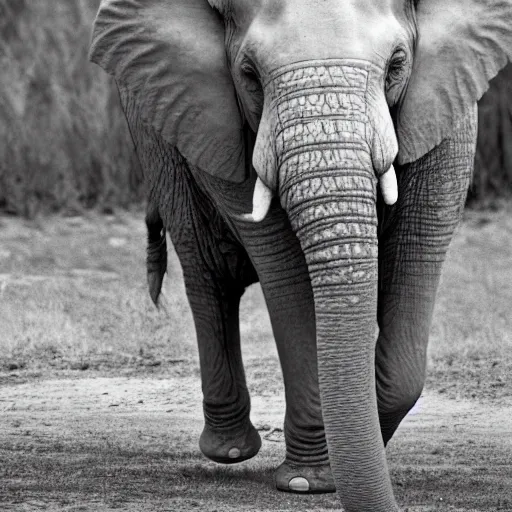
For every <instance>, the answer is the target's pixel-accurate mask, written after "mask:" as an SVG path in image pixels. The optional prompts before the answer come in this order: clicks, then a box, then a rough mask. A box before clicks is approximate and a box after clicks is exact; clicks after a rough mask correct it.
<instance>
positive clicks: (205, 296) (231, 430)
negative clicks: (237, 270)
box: [180, 253, 261, 464]
mask: <svg viewBox="0 0 512 512" xmlns="http://www.w3.org/2000/svg"><path fill="white" fill-rule="evenodd" d="M189 258H190V253H188V254H187V256H186V257H184V258H180V261H181V262H182V266H183V274H184V280H185V286H186V290H187V297H188V300H189V303H190V307H191V310H192V315H193V318H194V324H195V328H196V333H197V342H198V347H199V361H200V368H201V382H202V391H203V412H204V421H205V425H204V429H203V432H202V434H201V437H200V440H199V447H200V449H201V451H202V452H203V454H204V455H205V456H206V457H208V458H209V459H211V460H213V461H215V462H220V463H225V464H229V463H235V462H241V461H244V460H246V459H249V458H251V457H254V456H255V455H256V454H257V453H258V451H259V449H260V447H261V439H260V436H259V434H258V432H257V431H256V429H255V428H254V426H253V425H252V423H251V421H250V418H249V414H250V398H249V393H248V390H247V385H246V381H245V374H244V369H243V363H242V355H241V351H240V330H239V314H238V312H239V304H240V298H241V295H242V292H243V289H241V288H240V285H239V284H238V283H230V282H229V281H224V282H222V281H219V276H217V275H214V276H212V275H211V273H210V272H209V270H207V269H205V268H204V267H201V266H200V265H194V264H191V262H190V259H189Z"/></svg>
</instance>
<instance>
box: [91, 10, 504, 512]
mask: <svg viewBox="0 0 512 512" xmlns="http://www.w3.org/2000/svg"><path fill="white" fill-rule="evenodd" d="M511 55H512V1H511V0H453V1H451V2H446V1H442V0H415V1H414V0H381V1H375V0H346V1H344V2H341V1H339V0H323V1H320V0H315V1H312V0H293V1H292V0H210V1H209V2H208V1H207V0H103V1H102V3H101V6H100V10H99V13H98V16H97V19H96V22H95V27H94V34H93V41H92V47H91V58H92V60H93V61H95V62H96V63H98V64H100V65H101V66H102V67H103V68H104V69H106V70H107V71H108V72H109V73H111V74H112V75H113V76H114V77H115V79H116V81H117V83H118V86H119V90H120V94H121V97H122V100H123V103H124V104H125V105H127V104H130V105H132V108H135V109H136V110H137V115H139V116H140V118H141V119H143V120H144V122H145V123H146V125H147V126H149V127H150V128H152V129H153V130H154V131H155V132H156V133H158V134H159V136H161V137H162V139H163V140H165V141H167V142H168V143H170V144H171V145H173V146H175V147H176V148H177V149H178V150H179V152H180V153H181V154H182V155H183V156H184V157H185V159H186V160H187V161H188V162H189V164H191V165H193V166H196V167H197V168H199V169H201V170H202V171H204V172H206V173H209V174H211V175H213V176H215V177H217V178H220V179H224V180H229V181H232V182H235V183H240V182H243V181H244V180H246V179H248V178H249V175H250V173H251V172H252V171H251V166H250V165H246V162H247V160H248V159H249V158H251V156H252V162H253V166H254V169H255V171H256V173H257V175H258V178H259V179H258V181H257V182H256V187H255V194H254V200H253V213H252V214H249V215H247V217H246V218H247V219H248V220H253V221H254V220H259V219H261V218H263V217H264V215H265V212H266V210H267V208H268V205H269V203H270V199H271V197H272V196H273V195H277V196H278V197H279V199H280V202H281V205H282V207H283V208H284V210H285V211H286V212H287V215H288V217H289V220H290V223H291V226H292V228H293V230H294V232H295V233H296V235H297V237H298V239H299V241H300V243H301V247H302V249H303V251H304V254H305V258H306V262H307V265H308V269H309V273H310V278H311V283H312V288H313V293H314V299H315V314H316V325H317V350H318V372H319V382H320V388H321V398H322V408H323V416H324V421H325V429H326V435H327V440H328V446H329V455H330V461H331V466H332V470H333V474H334V478H335V483H336V488H337V490H338V492H339V494H340V497H341V501H342V503H343V505H344V507H345V510H347V511H356V510H357V511H372V512H377V511H391V510H397V508H396V503H395V500H394V497H393V493H392V490H391V484H390V479H389V474H388V469H387V463H386V458H385V451H384V444H383V440H382V437H381V435H380V430H379V419H378V414H377V408H376V395H375V371H374V350H375V332H374V326H375V317H376V309H377V252H378V248H377V215H376V197H377V183H378V182H379V181H380V187H381V190H382V194H383V196H384V199H385V201H386V202H388V203H390V204H391V203H393V202H394V201H395V200H396V179H395V176H394V170H393V163H394V162H396V163H398V164H406V163H409V162H414V161H417V160H418V159H420V158H421V157H423V156H424V155H425V154H426V153H428V152H429V151H431V150H432V149H433V148H435V147H436V146H438V145H439V144H440V143H441V142H442V141H443V140H444V139H445V138H447V137H448V136H449V135H450V134H451V133H452V131H453V130H454V127H455V126H457V123H459V121H460V120H461V119H463V118H464V116H465V115H466V113H467V112H468V111H469V110H470V109H471V108H472V107H473V106H474V104H475V102H476V101H477V100H478V98H479V97H480V96H481V95H482V94H483V92H484V91H485V90H486V88H487V83H488V81H489V80H490V79H491V78H492V77H493V76H494V75H495V74H496V73H497V72H498V71H499V69H500V68H501V67H503V66H504V65H505V64H506V61H507V59H508V58H510V56H511ZM247 130H249V131H251V132H253V133H254V134H256V142H255V144H254V147H250V146H249V145H248V144H247V143H246V141H247V137H245V136H244V133H245V132H246V131H247Z"/></svg>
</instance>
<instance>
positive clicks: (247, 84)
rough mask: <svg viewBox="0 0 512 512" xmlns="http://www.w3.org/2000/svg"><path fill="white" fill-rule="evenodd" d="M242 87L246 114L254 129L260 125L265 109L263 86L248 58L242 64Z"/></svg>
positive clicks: (241, 92) (241, 93) (241, 94)
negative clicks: (262, 112)
mask: <svg viewBox="0 0 512 512" xmlns="http://www.w3.org/2000/svg"><path fill="white" fill-rule="evenodd" d="M240 75H241V82H242V88H241V91H240V96H241V100H242V104H243V106H244V110H245V115H246V116H247V118H248V120H249V124H250V125H251V127H252V128H253V129H254V127H255V126H257V125H258V123H259V120H260V117H261V111H262V110H263V87H262V85H261V79H260V76H259V73H258V72H257V70H256V68H255V66H254V65H253V64H252V62H250V61H249V60H248V59H244V60H243V61H242V63H241V64H240Z"/></svg>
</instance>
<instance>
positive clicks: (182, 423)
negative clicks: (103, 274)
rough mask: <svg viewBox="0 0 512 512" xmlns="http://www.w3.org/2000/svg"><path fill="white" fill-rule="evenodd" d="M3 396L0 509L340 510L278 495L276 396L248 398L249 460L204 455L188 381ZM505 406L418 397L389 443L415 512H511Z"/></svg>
mask: <svg viewBox="0 0 512 512" xmlns="http://www.w3.org/2000/svg"><path fill="white" fill-rule="evenodd" d="M15 381H16V378H13V382H12V383H11V384H7V385H4V386H3V387H2V388H1V389H0V411H1V414H2V429H1V431H0V460H1V466H0V479H1V482H2V486H1V487H0V503H1V509H2V510H9V511H16V512H22V511H32V510H34V511H36V510H52V511H53V510H59V511H60V510H62V511H79V510H80V511H107V510H108V511H110V510H114V509H122V510H126V511H144V512H145V511H176V512H179V511H195V510H205V511H209V512H214V511H217V512H221V511H224V510H226V511H237V510H244V511H258V512H263V511H265V512H266V511H269V512H270V511H281V510H283V511H288V510H290V511H292V510H293V511H297V512H298V511H306V510H315V511H317V510H318V511H321V510H337V509H338V503H337V501H336V498H335V497H334V496H333V495H326V496H296V495H289V494H284V493H279V492H277V491H276V490H275V489H274V488H273V481H272V478H273V476H272V475H273V468H275V467H276V466H277V464H279V462H280V461H281V458H282V457H283V454H284V442H283V437H282V431H281V427H282V420H283V411H284V402H283V397H282V396H261V395H257V396H253V412H252V418H253V422H254V423H255V425H256V427H257V428H258V429H259V430H260V433H261V435H262V437H263V440H264V442H263V448H262V450H261V452H260V454H259V455H258V456H257V457H256V458H254V459H253V460H251V461H247V462H245V463H242V464H239V465H236V466H222V465H217V464H214V463H212V462H210V461H208V460H206V459H205V458H203V457H202V456H201V454H200V452H199V450H198V446H197V439H198V436H199V434H200V431H201V427H202V419H201V405H200V404H201V395H200V386H199V382H198V380H197V379H196V378H195V377H186V378H183V377H175V378H157V377H145V378H138V377H117V378H105V377H98V378H80V379H77V378H63V379H53V380H43V381H41V380H32V379H30V380H28V381H26V382H23V383H19V384H17V383H16V382H15ZM511 411H512V401H503V402H502V403H500V404H494V405H490V404H483V403H476V402H474V401H469V400H453V399H447V398H445V397H443V395H442V394H441V395H440V394H439V393H427V394H425V395H424V396H423V397H422V399H421V400H420V402H419V403H418V404H417V406H416V408H415V409H414V410H413V411H412V413H411V414H410V415H409V416H408V418H407V419H406V420H405V421H404V423H403V425H402V426H401V427H400V429H399V432H398V433H397V435H396V438H395V439H394V440H393V441H392V443H391V444H390V446H389V448H388V452H389V461H390V467H391V472H392V478H393V482H394V485H395V489H396V494H397V497H398V499H399V500H400V502H401V503H407V504H408V505H410V506H409V509H408V510H410V511H415V512H420V511H421V512H426V511H431V510H449V511H461V512H462V511H465V512H469V511H477V510H478V511H480V510H509V511H510V510H512V414H511Z"/></svg>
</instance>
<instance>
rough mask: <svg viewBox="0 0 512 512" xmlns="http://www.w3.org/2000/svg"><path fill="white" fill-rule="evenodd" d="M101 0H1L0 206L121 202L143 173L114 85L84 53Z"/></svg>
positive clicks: (28, 211) (137, 188) (28, 209)
mask: <svg viewBox="0 0 512 512" xmlns="http://www.w3.org/2000/svg"><path fill="white" fill-rule="evenodd" d="M98 5H99V0H52V1H51V2H32V1H30V2H29V1H27V0H0V20H1V21H0V34H2V36H1V39H0V65H1V67H2V83H1V84H0V119H2V121H3V122H2V123H1V124H0V141H1V143H0V208H2V209H3V210H4V211H6V212H9V213H13V214H22V215H26V216H33V215H34V214H35V213H37V212H39V211H41V210H42V211H55V210H62V209H63V210H68V211H72V212H76V211H81V210H82V209H83V208H84V207H92V206H100V207H103V208H110V207H112V206H113V205H122V206H127V205H129V204H130V203H131V202H133V201H138V200H140V199H141V198H142V196H143V190H142V188H143V187H142V180H141V175H140V171H139V169H138V165H137V163H136V159H135V157H134V152H133V145H132V142H131V139H130V135H129V132H128V129H127V126H126V122H125V120H124V116H123V114H122V111H121V108H120V105H119V101H118V97H117V90H116V88H115V85H114V83H113V81H112V79H111V78H110V77H108V76H107V75H106V74H105V73H104V72H103V71H102V70H100V69H99V68H98V67H97V66H95V65H93V64H90V63H89V62H88V59H87V52H88V46H89V40H90V31H91V26H92V21H93V19H94V15H95V13H96V10H97V8H98Z"/></svg>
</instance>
